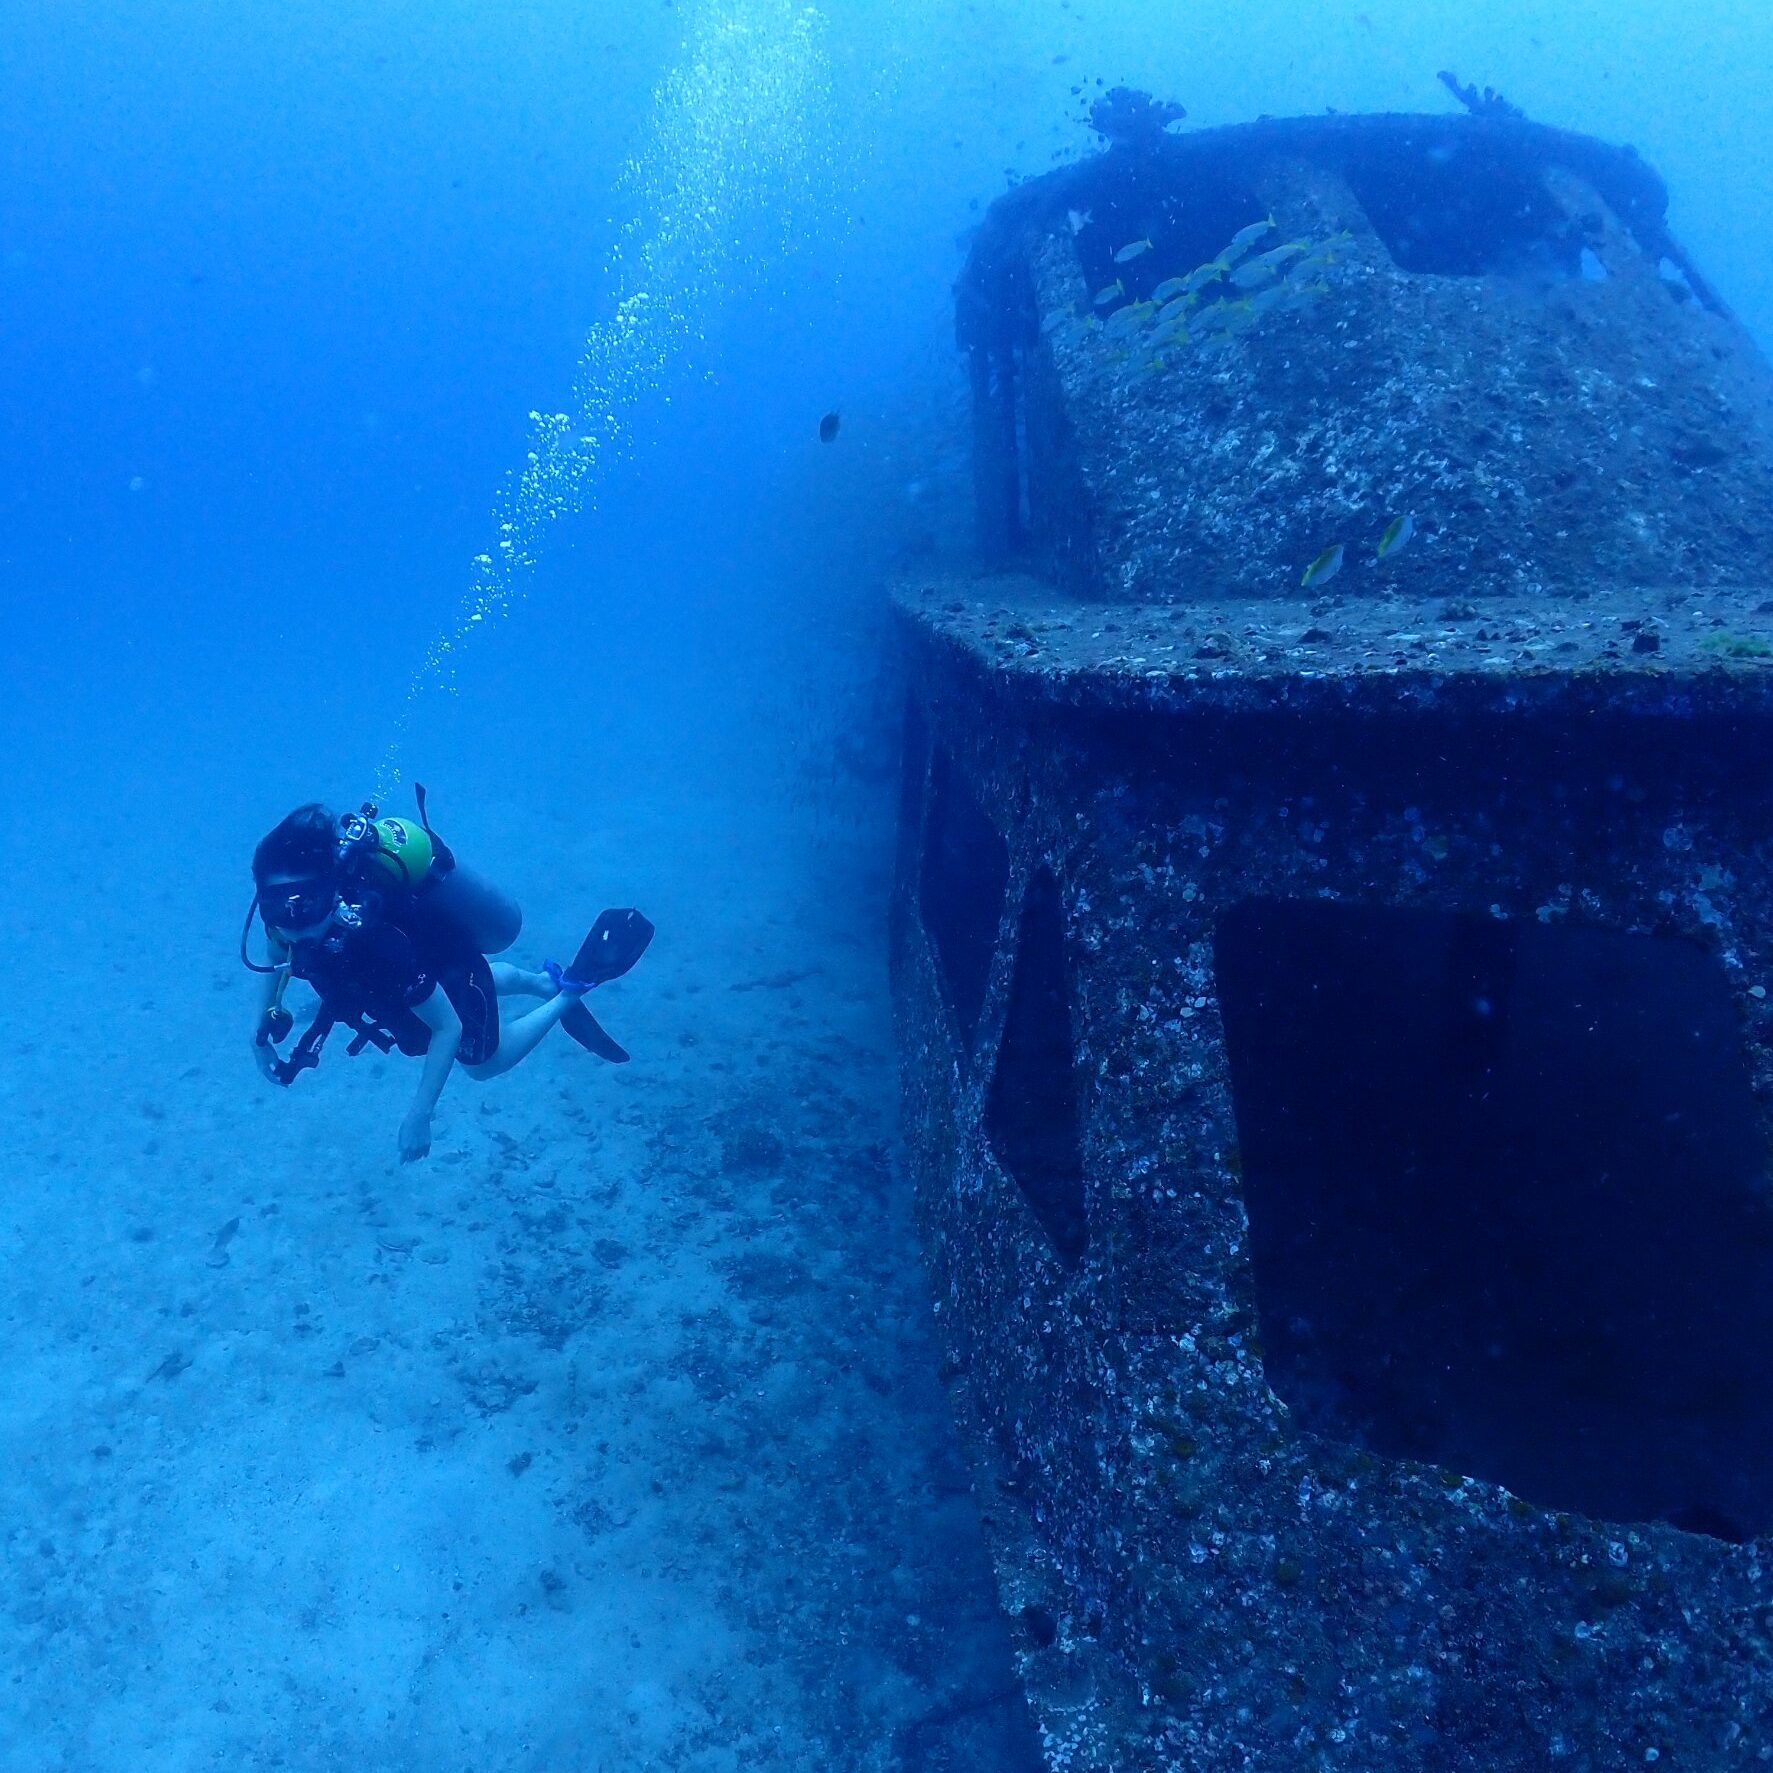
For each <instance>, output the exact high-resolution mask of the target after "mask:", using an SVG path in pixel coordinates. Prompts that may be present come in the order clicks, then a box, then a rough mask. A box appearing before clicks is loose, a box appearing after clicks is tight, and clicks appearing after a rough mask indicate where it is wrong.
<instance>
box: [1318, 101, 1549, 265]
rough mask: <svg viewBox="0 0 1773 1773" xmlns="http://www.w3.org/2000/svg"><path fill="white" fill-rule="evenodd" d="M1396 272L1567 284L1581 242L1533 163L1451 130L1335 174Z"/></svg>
mask: <svg viewBox="0 0 1773 1773" xmlns="http://www.w3.org/2000/svg"><path fill="white" fill-rule="evenodd" d="M1344 175H1345V176H1346V178H1347V180H1348V184H1349V187H1350V189H1352V190H1353V192H1354V194H1355V197H1356V198H1357V199H1358V200H1359V202H1360V206H1361V208H1362V209H1364V210H1365V211H1366V212H1367V219H1368V221H1370V222H1371V223H1372V224H1373V229H1374V232H1375V233H1377V234H1378V236H1379V238H1380V239H1381V240H1382V241H1383V242H1384V243H1385V250H1386V251H1387V252H1388V253H1390V254H1391V258H1392V262H1393V263H1394V264H1395V265H1396V266H1397V268H1398V269H1399V270H1400V271H1410V272H1414V273H1417V274H1420V275H1432V276H1440V277H1485V276H1491V277H1534V276H1538V277H1544V278H1555V279H1562V278H1573V277H1580V276H1581V274H1582V239H1581V235H1580V233H1579V231H1578V230H1577V229H1576V228H1575V227H1574V226H1573V225H1572V224H1571V222H1570V219H1569V217H1568V216H1566V215H1565V213H1564V211H1563V209H1562V208H1561V207H1560V205H1559V204H1558V203H1557V202H1556V201H1555V200H1554V198H1553V197H1552V195H1551V193H1550V192H1549V191H1548V190H1547V189H1546V188H1545V180H1544V177H1543V175H1542V173H1541V172H1540V169H1539V167H1538V166H1537V165H1536V164H1534V163H1532V162H1530V161H1526V160H1522V159H1518V158H1514V157H1510V156H1505V155H1502V154H1499V153H1497V152H1496V151H1495V150H1494V149H1493V148H1491V147H1489V146H1487V145H1485V144H1484V143H1482V142H1481V141H1478V140H1474V139H1472V138H1471V137H1469V136H1466V135H1464V134H1463V133H1460V134H1458V135H1449V136H1447V137H1437V138H1433V139H1430V140H1426V141H1424V142H1422V143H1419V144H1418V145H1417V147H1416V150H1415V151H1413V152H1410V153H1401V154H1400V153H1396V152H1390V153H1385V154H1372V155H1368V156H1363V157H1361V158H1359V159H1357V160H1354V161H1352V162H1351V163H1350V164H1349V165H1348V166H1347V167H1345V168H1344Z"/></svg>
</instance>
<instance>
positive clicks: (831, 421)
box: [819, 412, 843, 443]
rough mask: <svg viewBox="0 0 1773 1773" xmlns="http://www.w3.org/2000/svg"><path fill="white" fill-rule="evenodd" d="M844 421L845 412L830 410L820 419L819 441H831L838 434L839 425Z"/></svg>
mask: <svg viewBox="0 0 1773 1773" xmlns="http://www.w3.org/2000/svg"><path fill="white" fill-rule="evenodd" d="M842 423H843V414H842V413H837V412H828V413H826V415H825V416H824V418H822V419H820V421H819V441H820V442H821V443H829V442H830V441H831V440H832V438H834V437H835V436H836V435H837V430H838V427H839V426H840V425H841V424H842Z"/></svg>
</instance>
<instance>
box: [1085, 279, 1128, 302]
mask: <svg viewBox="0 0 1773 1773" xmlns="http://www.w3.org/2000/svg"><path fill="white" fill-rule="evenodd" d="M1126 293H1127V286H1126V285H1125V284H1124V283H1122V282H1121V280H1120V279H1119V278H1118V277H1117V278H1115V280H1114V281H1113V282H1112V283H1111V284H1109V286H1108V287H1107V288H1106V289H1099V290H1097V291H1096V293H1095V295H1093V296H1092V297H1091V298H1090V300H1091V302H1092V303H1093V305H1094V306H1096V307H1098V308H1106V307H1107V306H1108V304H1109V303H1110V302H1113V301H1118V300H1119V299H1120V298H1121V297H1122V296H1124V295H1125V294H1126Z"/></svg>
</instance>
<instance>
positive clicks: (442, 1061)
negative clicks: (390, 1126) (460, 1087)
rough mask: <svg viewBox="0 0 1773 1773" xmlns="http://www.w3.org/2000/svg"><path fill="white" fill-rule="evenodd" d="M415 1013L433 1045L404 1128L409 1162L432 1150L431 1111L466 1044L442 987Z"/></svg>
mask: <svg viewBox="0 0 1773 1773" xmlns="http://www.w3.org/2000/svg"><path fill="white" fill-rule="evenodd" d="M413 1014H414V1015H416V1016H417V1017H418V1019H419V1020H420V1021H421V1022H423V1023H424V1024H425V1026H426V1027H427V1028H429V1029H430V1030H431V1045H430V1047H429V1048H428V1049H427V1050H426V1053H425V1068H424V1070H423V1071H422V1072H420V1074H419V1087H418V1088H417V1089H416V1090H415V1091H414V1092H413V1098H412V1107H411V1108H409V1109H408V1110H407V1111H406V1119H405V1120H404V1121H403V1122H402V1123H401V1127H400V1155H401V1158H402V1159H403V1160H405V1161H407V1162H411V1161H412V1159H414V1158H416V1157H423V1156H424V1155H425V1153H426V1152H427V1151H429V1150H430V1149H431V1111H432V1109H434V1108H435V1107H436V1106H437V1098H438V1097H439V1096H441V1095H442V1094H443V1086H444V1084H445V1083H446V1082H447V1081H448V1079H449V1074H450V1070H451V1068H452V1067H453V1066H454V1065H455V1062H456V1049H457V1048H458V1047H459V1046H460V1045H461V1044H462V1019H461V1017H460V1016H458V1015H457V1014H456V1007H455V1005H454V1004H452V1003H451V1002H450V1001H449V998H448V996H447V995H446V994H445V992H444V990H443V987H442V986H440V985H438V986H433V987H432V989H431V995H430V996H429V997H427V998H426V999H425V1001H424V1002H423V1003H418V1004H414V1005H413Z"/></svg>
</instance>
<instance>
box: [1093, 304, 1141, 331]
mask: <svg viewBox="0 0 1773 1773" xmlns="http://www.w3.org/2000/svg"><path fill="white" fill-rule="evenodd" d="M1150 316H1151V304H1150V303H1149V302H1129V303H1128V304H1127V305H1126V307H1124V308H1116V309H1115V311H1114V312H1113V313H1112V314H1110V315H1109V316H1108V318H1107V319H1106V320H1105V321H1104V322H1103V323H1102V330H1103V331H1104V332H1105V333H1106V334H1107V335H1108V336H1109V337H1110V338H1111V339H1119V338H1125V337H1126V335H1127V334H1128V333H1130V332H1137V331H1138V329H1139V328H1140V327H1141V326H1143V325H1144V324H1145V322H1146V321H1147V320H1148V319H1149V318H1150Z"/></svg>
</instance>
